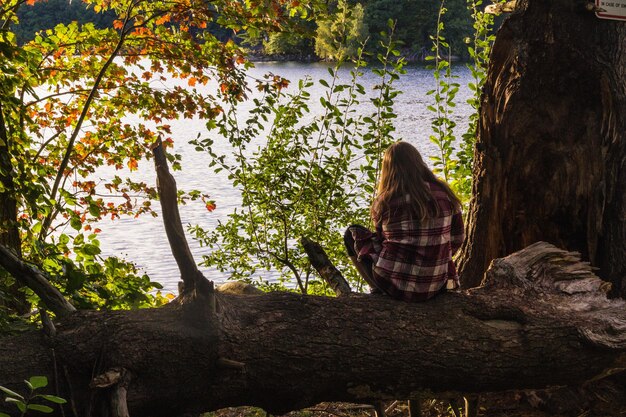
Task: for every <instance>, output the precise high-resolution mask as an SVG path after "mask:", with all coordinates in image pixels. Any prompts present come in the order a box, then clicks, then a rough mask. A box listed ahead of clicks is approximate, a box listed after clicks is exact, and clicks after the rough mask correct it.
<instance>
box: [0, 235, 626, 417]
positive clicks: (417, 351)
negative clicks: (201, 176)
mask: <svg viewBox="0 0 626 417" xmlns="http://www.w3.org/2000/svg"><path fill="white" fill-rule="evenodd" d="M485 282H486V283H485V285H484V286H483V287H481V288H478V289H475V290H472V291H468V292H464V293H449V294H444V295H441V296H438V297H436V298H435V299H434V300H432V301H429V302H426V303H418V304H409V303H403V302H399V301H394V300H392V299H390V298H387V297H385V296H370V295H362V294H355V295H350V296H345V297H341V298H327V297H316V296H302V295H296V294H292V293H272V294H267V295H250V296H242V295H240V296H237V295H229V294H219V293H217V294H215V296H216V302H217V303H216V304H217V305H216V310H213V307H212V306H211V305H210V304H211V303H207V302H206V299H205V298H202V297H201V298H198V300H199V301H198V302H193V301H189V299H187V300H185V302H179V303H172V304H170V305H168V306H166V307H163V308H160V309H149V310H138V311H117V312H114V311H108V312H95V311H78V312H76V313H73V314H71V315H69V317H67V318H64V319H62V320H61V321H60V322H58V323H57V324H56V335H55V336H54V338H50V337H47V338H46V337H44V336H43V334H42V333H40V332H30V333H26V334H21V335H15V336H8V337H4V338H2V339H1V340H0V385H4V386H8V387H9V388H12V389H15V390H19V389H21V388H23V383H22V380H23V379H26V378H27V377H29V376H32V375H46V376H48V378H49V379H50V380H51V381H55V383H56V384H57V385H58V386H59V387H60V392H59V393H58V394H59V395H61V396H65V397H66V398H68V397H69V396H70V395H71V396H72V400H73V403H74V404H76V407H77V409H78V413H79V415H81V416H97V415H103V412H102V411H101V410H102V408H101V406H100V405H99V404H100V402H106V401H105V400H104V398H105V397H106V396H107V395H108V394H106V393H104V392H102V391H103V389H101V388H97V387H94V388H90V384H91V383H92V381H93V380H94V377H97V376H98V375H101V374H104V373H105V372H107V371H109V370H111V369H124V370H126V371H128V372H129V379H128V380H129V381H130V382H129V383H128V386H127V387H126V398H127V401H128V412H129V415H131V416H133V417H140V416H155V417H156V416H175V415H182V414H185V413H198V412H203V411H209V410H215V409H219V408H223V407H227V406H236V405H255V406H259V407H262V408H264V409H266V410H268V411H270V412H272V413H279V412H284V411H287V410H293V409H300V408H304V407H307V406H310V405H313V404H316V403H319V402H321V401H353V402H370V401H374V400H378V399H393V398H414V397H416V396H418V394H419V393H420V392H422V391H424V390H431V391H434V392H442V391H457V392H461V393H467V392H483V391H499V390H508V389H522V388H543V387H548V386H558V385H567V384H579V383H582V382H584V381H589V380H591V379H594V378H600V377H602V376H605V375H608V374H610V373H613V372H617V371H620V370H621V369H623V368H624V366H625V365H626V360H625V359H626V356H624V349H625V348H626V331H625V330H626V309H625V308H624V307H625V303H624V301H622V300H608V299H607V298H606V295H605V292H606V290H607V287H606V283H604V282H603V281H601V280H599V279H598V278H597V277H595V276H594V275H593V273H592V271H591V268H590V267H589V266H588V265H587V264H584V263H581V262H579V260H578V259H577V258H575V257H574V256H573V255H572V254H571V253H567V252H564V251H562V250H559V249H557V248H555V247H553V246H551V245H548V244H546V243H538V244H535V245H532V246H530V247H528V248H526V249H525V250H523V251H520V252H517V253H515V254H513V255H511V256H509V257H507V258H503V259H497V260H494V261H493V263H492V265H491V267H490V269H489V271H488V272H487V275H486V281H485ZM198 303H204V304H201V305H197V304H198ZM202 310H204V312H202ZM53 352H54V354H52V353H53ZM55 362H56V363H55ZM55 368H56V369H57V372H56V374H55V371H54V369H55ZM60 370H63V371H60ZM51 386H54V385H51ZM70 388H71V389H70Z"/></svg>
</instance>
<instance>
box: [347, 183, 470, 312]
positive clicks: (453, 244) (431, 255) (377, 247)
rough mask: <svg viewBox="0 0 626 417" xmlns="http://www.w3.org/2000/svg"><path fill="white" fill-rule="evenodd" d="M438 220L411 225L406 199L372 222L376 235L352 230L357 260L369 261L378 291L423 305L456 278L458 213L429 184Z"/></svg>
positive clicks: (395, 202) (460, 235) (442, 193)
mask: <svg viewBox="0 0 626 417" xmlns="http://www.w3.org/2000/svg"><path fill="white" fill-rule="evenodd" d="M428 185H429V186H430V190H431V193H432V195H433V197H434V198H435V201H436V202H437V204H438V205H439V208H440V212H441V214H440V216H439V217H435V218H427V219H425V220H424V222H420V221H419V220H415V219H413V218H412V216H411V212H410V210H409V207H410V204H411V203H410V199H409V196H408V195H407V196H406V197H404V198H398V199H396V200H393V201H391V203H390V207H389V208H388V209H387V210H385V211H384V212H383V213H382V216H381V218H380V219H379V220H378V221H377V226H376V232H371V231H368V230H367V229H360V228H359V229H355V230H354V231H353V237H354V240H355V244H354V246H355V250H356V253H357V256H358V258H359V259H362V258H363V257H365V258H369V259H371V261H372V265H373V267H372V270H373V273H374V274H373V275H374V279H375V280H376V283H377V284H378V286H379V288H380V289H381V290H383V291H385V292H386V293H388V294H389V295H391V296H392V297H394V298H397V299H401V300H405V301H423V300H427V299H429V298H432V297H434V296H435V295H436V294H438V293H439V292H440V291H441V290H442V289H443V288H444V287H445V286H446V282H447V280H448V279H453V280H454V281H455V283H456V286H458V282H459V277H458V275H457V273H456V267H455V265H454V262H453V261H452V256H453V255H454V254H455V253H456V251H457V250H458V249H459V247H460V246H461V243H463V238H464V235H463V219H462V216H461V208H460V207H455V206H454V204H453V203H452V202H451V201H450V200H449V199H448V196H447V195H446V193H445V191H444V190H443V189H442V187H441V186H440V185H439V184H436V183H428Z"/></svg>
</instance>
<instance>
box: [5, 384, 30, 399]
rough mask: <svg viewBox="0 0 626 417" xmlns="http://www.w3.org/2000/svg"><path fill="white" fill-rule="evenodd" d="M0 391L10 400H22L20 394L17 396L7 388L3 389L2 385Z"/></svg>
mask: <svg viewBox="0 0 626 417" xmlns="http://www.w3.org/2000/svg"><path fill="white" fill-rule="evenodd" d="M0 391H2V392H4V393H5V394H6V395H8V396H9V397H12V398H19V399H20V400H23V399H24V397H22V396H21V395H20V394H18V393H17V392H15V391H11V390H10V389H8V388H5V387H3V386H2V385H0Z"/></svg>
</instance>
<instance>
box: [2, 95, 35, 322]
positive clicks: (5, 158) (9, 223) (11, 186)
mask: <svg viewBox="0 0 626 417" xmlns="http://www.w3.org/2000/svg"><path fill="white" fill-rule="evenodd" d="M16 195H17V193H16V190H15V182H14V168H13V161H12V160H11V152H10V146H9V133H8V131H7V127H6V123H5V118H4V115H3V108H2V106H0V245H2V246H5V247H7V248H9V249H11V250H12V251H13V252H14V253H15V254H16V255H17V256H18V257H21V256H22V243H21V240H20V232H19V229H18V226H17V212H18V209H17V199H16ZM2 272H3V271H0V305H1V304H4V305H6V306H7V307H8V308H9V310H12V311H15V312H17V313H18V314H26V313H28V312H29V311H30V304H29V303H28V302H27V301H26V295H25V294H24V293H23V292H21V291H20V287H21V285H20V284H19V283H18V282H16V281H13V282H11V281H12V280H11V281H9V277H8V276H7V275H6V273H4V274H3V273H2ZM1 292H4V296H3V294H1Z"/></svg>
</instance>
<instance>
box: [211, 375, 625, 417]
mask: <svg viewBox="0 0 626 417" xmlns="http://www.w3.org/2000/svg"><path fill="white" fill-rule="evenodd" d="M457 404H459V405H460V406H462V405H463V398H458V400H457ZM384 407H385V412H386V417H409V415H410V414H409V410H408V402H407V401H400V400H398V401H388V402H385V403H384ZM421 409H422V417H454V414H453V412H452V409H451V407H450V403H449V401H448V400H444V399H441V398H427V397H424V398H423V400H422V401H421ZM479 410H480V411H479V414H478V415H479V416H480V417H621V416H623V417H626V398H625V396H624V390H623V389H620V388H619V384H617V385H616V384H615V383H614V382H610V381H606V382H600V383H595V384H593V386H590V387H581V388H576V389H573V388H562V389H553V390H551V391H516V392H505V393H489V394H483V395H481V396H480V399H479ZM461 412H462V410H461ZM460 415H461V416H462V415H463V414H460ZM206 417H270V416H269V415H268V414H267V413H266V412H265V411H263V410H261V409H259V408H253V407H238V408H228V409H223V410H219V411H216V412H213V413H209V414H207V415H206ZM272 417H278V416H272ZM280 417H375V411H374V408H373V406H371V405H367V404H349V403H321V404H318V405H316V406H314V407H310V408H306V409H304V410H298V411H293V412H290V413H288V414H285V415H283V416H280ZM412 417H416V416H412Z"/></svg>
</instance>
